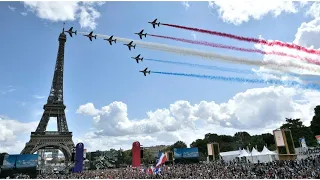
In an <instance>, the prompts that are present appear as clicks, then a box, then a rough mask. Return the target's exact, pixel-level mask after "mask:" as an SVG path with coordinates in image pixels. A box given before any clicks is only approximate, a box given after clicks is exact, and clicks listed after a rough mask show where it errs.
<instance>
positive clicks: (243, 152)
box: [238, 149, 250, 158]
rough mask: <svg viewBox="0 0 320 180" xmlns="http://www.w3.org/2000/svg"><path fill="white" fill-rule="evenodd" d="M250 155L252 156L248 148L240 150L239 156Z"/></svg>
mask: <svg viewBox="0 0 320 180" xmlns="http://www.w3.org/2000/svg"><path fill="white" fill-rule="evenodd" d="M248 156H250V154H249V153H248V152H247V151H246V150H244V149H242V150H241V151H240V155H239V156H238V158H241V157H248Z"/></svg>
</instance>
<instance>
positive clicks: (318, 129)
mask: <svg viewBox="0 0 320 180" xmlns="http://www.w3.org/2000/svg"><path fill="white" fill-rule="evenodd" d="M310 128H311V131H312V133H313V136H316V135H320V106H319V105H318V106H316V107H315V108H314V116H313V118H312V121H311V125H310ZM314 138H315V137H314Z"/></svg>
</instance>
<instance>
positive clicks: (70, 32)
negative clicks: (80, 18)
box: [64, 27, 77, 37]
mask: <svg viewBox="0 0 320 180" xmlns="http://www.w3.org/2000/svg"><path fill="white" fill-rule="evenodd" d="M72 29H73V27H71V28H70V29H69V30H68V31H64V32H67V33H69V34H70V36H71V37H72V34H75V35H77V30H75V31H72Z"/></svg>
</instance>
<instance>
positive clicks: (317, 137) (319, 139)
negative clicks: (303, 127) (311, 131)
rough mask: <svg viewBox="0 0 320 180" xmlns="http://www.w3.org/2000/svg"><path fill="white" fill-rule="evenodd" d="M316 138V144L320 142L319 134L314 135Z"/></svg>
mask: <svg viewBox="0 0 320 180" xmlns="http://www.w3.org/2000/svg"><path fill="white" fill-rule="evenodd" d="M316 139H317V142H318V144H320V135H316Z"/></svg>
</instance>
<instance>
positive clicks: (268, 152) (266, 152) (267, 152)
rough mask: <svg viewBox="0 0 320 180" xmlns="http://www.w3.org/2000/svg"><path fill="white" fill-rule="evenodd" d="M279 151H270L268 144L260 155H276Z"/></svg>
mask: <svg viewBox="0 0 320 180" xmlns="http://www.w3.org/2000/svg"><path fill="white" fill-rule="evenodd" d="M276 154H277V153H275V152H272V151H270V150H269V149H268V148H267V147H266V146H264V147H263V150H262V151H261V153H260V155H276Z"/></svg>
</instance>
